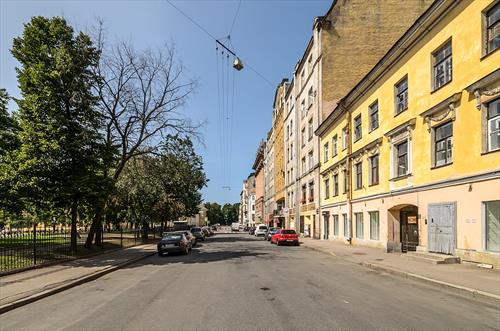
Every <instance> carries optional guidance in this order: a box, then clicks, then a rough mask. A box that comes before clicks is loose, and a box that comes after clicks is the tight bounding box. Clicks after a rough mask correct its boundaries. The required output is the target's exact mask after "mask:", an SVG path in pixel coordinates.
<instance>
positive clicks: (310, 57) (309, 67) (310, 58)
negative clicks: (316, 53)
mask: <svg viewBox="0 0 500 331" xmlns="http://www.w3.org/2000/svg"><path fill="white" fill-rule="evenodd" d="M312 65H313V56H312V54H311V55H310V56H309V59H308V60H307V70H308V71H309V74H311V72H312Z"/></svg>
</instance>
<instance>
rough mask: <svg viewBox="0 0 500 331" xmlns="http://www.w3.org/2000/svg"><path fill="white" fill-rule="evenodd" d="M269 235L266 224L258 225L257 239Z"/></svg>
mask: <svg viewBox="0 0 500 331" xmlns="http://www.w3.org/2000/svg"><path fill="white" fill-rule="evenodd" d="M266 233H267V225H264V224H259V225H257V227H256V228H255V233H254V235H255V236H256V237H259V236H265V235H266Z"/></svg>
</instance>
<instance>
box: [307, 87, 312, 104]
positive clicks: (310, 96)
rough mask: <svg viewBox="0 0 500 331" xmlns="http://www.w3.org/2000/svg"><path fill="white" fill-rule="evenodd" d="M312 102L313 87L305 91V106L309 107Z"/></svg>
mask: <svg viewBox="0 0 500 331" xmlns="http://www.w3.org/2000/svg"><path fill="white" fill-rule="evenodd" d="M313 103H314V91H313V87H312V86H311V87H310V88H309V92H307V108H311V106H312V105H313Z"/></svg>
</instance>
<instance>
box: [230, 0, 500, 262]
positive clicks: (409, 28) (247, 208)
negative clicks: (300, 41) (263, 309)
mask: <svg viewBox="0 0 500 331" xmlns="http://www.w3.org/2000/svg"><path fill="white" fill-rule="evenodd" d="M365 4H366V1H364V0H352V1H348V2H341V1H334V2H333V4H332V6H331V7H330V9H329V10H328V12H327V13H325V15H324V16H321V17H316V18H315V19H314V20H313V22H312V34H311V38H310V40H309V41H308V43H307V46H306V48H305V50H304V51H303V54H302V56H301V58H300V59H299V61H298V62H297V64H296V65H295V67H294V68H290V71H291V72H292V74H290V78H284V79H283V80H282V81H281V82H280V83H279V84H278V85H277V87H276V90H275V94H274V101H273V109H272V117H271V116H270V117H271V118H272V120H271V123H269V124H270V125H269V131H268V134H267V136H266V137H262V141H261V142H260V143H259V145H258V146H257V151H256V156H255V162H254V163H253V164H251V165H249V166H252V172H251V173H250V174H249V175H248V177H247V178H246V179H244V181H243V187H242V191H241V195H240V196H241V205H240V223H241V224H242V225H243V226H254V225H255V224H259V223H264V224H269V225H270V226H276V227H286V228H293V229H295V230H296V231H297V232H298V233H300V235H301V236H303V237H311V238H314V239H318V240H336V241H341V242H344V243H345V244H350V245H361V246H370V247H379V248H381V249H384V250H386V251H388V252H401V251H402V252H407V251H421V252H432V253H438V254H448V255H455V256H457V257H459V258H461V259H462V260H464V261H472V262H479V263H486V264H491V265H493V266H496V267H500V154H499V153H500V69H499V67H500V51H499V50H498V49H499V48H500V1H498V0H482V1H444V0H436V1H430V0H429V1H426V0H423V1H404V2H402V1H397V0H394V1H392V0H387V1H378V2H372V3H371V5H370V6H366V5H365ZM270 114H271V111H270Z"/></svg>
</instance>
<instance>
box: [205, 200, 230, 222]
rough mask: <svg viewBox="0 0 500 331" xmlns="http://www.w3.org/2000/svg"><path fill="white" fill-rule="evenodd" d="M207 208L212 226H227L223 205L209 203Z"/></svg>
mask: <svg viewBox="0 0 500 331" xmlns="http://www.w3.org/2000/svg"><path fill="white" fill-rule="evenodd" d="M205 208H207V217H208V222H209V223H210V224H217V223H219V224H225V221H224V216H223V214H222V207H221V205H219V204H218V203H217V202H212V203H210V202H207V203H205Z"/></svg>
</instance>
